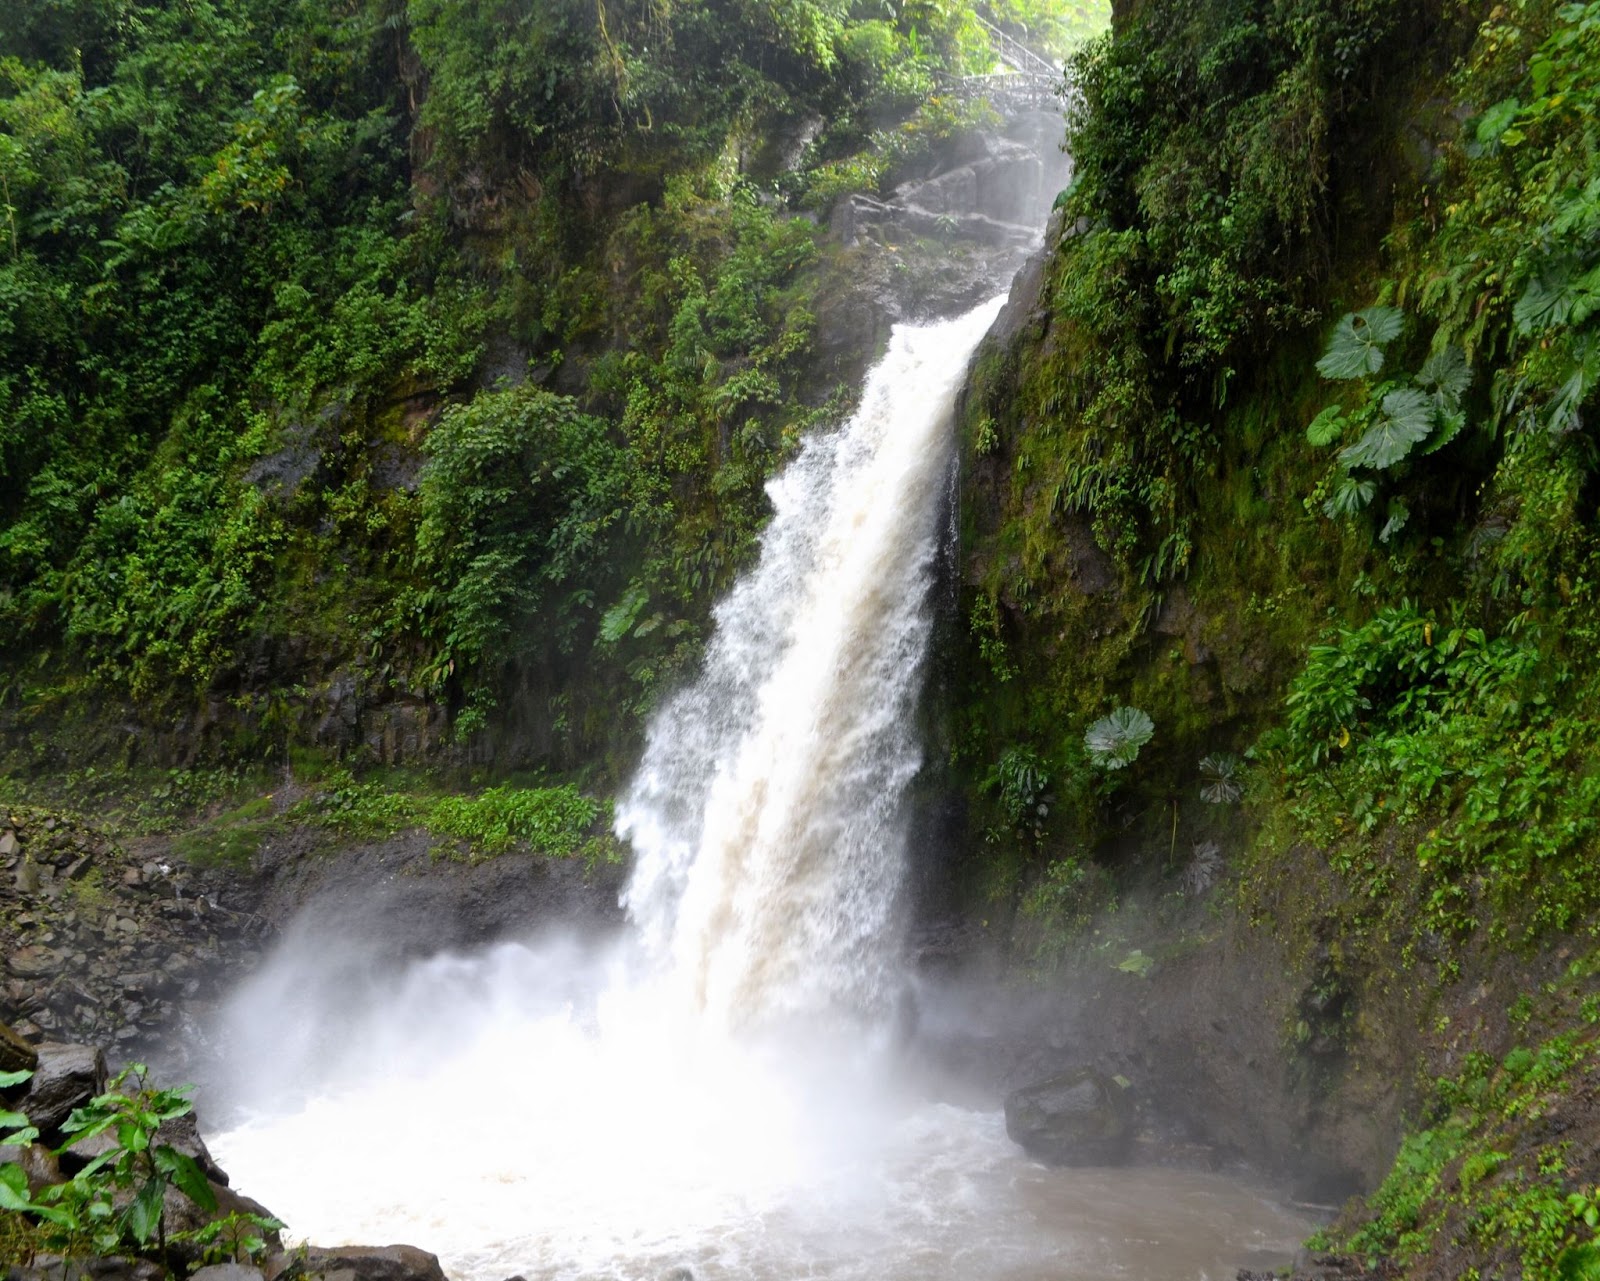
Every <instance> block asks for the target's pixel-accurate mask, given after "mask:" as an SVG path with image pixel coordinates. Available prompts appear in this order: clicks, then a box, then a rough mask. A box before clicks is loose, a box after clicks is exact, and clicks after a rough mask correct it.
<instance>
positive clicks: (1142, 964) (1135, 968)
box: [1117, 947, 1156, 979]
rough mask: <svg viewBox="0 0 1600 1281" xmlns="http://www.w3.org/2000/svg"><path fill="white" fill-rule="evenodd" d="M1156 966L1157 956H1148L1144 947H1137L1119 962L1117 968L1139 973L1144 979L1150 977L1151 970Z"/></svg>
mask: <svg viewBox="0 0 1600 1281" xmlns="http://www.w3.org/2000/svg"><path fill="white" fill-rule="evenodd" d="M1155 967H1156V959H1155V957H1153V956H1146V955H1145V953H1144V951H1143V949H1141V948H1137V947H1136V948H1134V949H1133V951H1131V952H1129V953H1128V954H1127V956H1125V957H1123V958H1122V960H1120V961H1118V962H1117V968H1118V969H1119V970H1121V971H1122V972H1123V973H1124V974H1137V975H1138V976H1139V977H1140V978H1142V979H1147V978H1149V977H1150V971H1151V970H1153V969H1155Z"/></svg>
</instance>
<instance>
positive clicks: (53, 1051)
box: [20, 1041, 106, 1131]
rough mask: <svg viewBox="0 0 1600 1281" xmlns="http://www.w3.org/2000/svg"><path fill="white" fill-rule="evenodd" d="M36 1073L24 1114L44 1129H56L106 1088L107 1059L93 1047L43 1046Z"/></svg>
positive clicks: (25, 1099)
mask: <svg viewBox="0 0 1600 1281" xmlns="http://www.w3.org/2000/svg"><path fill="white" fill-rule="evenodd" d="M37 1048H38V1054H39V1066H38V1067H37V1068H36V1069H35V1070H34V1074H33V1080H32V1081H31V1082H30V1083H29V1085H28V1092H27V1094H26V1095H24V1096H23V1099H22V1104H21V1109H20V1110H21V1111H23V1112H26V1113H27V1114H28V1119H29V1120H30V1121H32V1122H33V1123H34V1124H35V1125H36V1126H38V1127H39V1128H40V1129H41V1130H45V1131H49V1130H53V1129H55V1128H56V1127H57V1126H59V1125H60V1124H61V1123H62V1122H63V1121H65V1120H66V1119H67V1118H68V1117H69V1116H71V1115H72V1109H73V1108H76V1107H82V1106H83V1105H84V1104H85V1103H87V1102H88V1101H89V1100H90V1099H92V1098H94V1096H95V1095H97V1094H100V1093H102V1092H103V1091H104V1090H105V1088H106V1056H105V1055H104V1054H103V1053H101V1052H100V1050H98V1049H96V1048H95V1047H94V1046H92V1045H64V1044H62V1043H60V1042H57V1041H44V1042H41V1043H40V1044H39V1046H38V1047H37Z"/></svg>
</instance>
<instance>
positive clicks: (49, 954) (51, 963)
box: [10, 945, 61, 979]
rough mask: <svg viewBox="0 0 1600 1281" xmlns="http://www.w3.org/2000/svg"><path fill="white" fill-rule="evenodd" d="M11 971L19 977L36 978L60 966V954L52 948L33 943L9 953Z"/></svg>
mask: <svg viewBox="0 0 1600 1281" xmlns="http://www.w3.org/2000/svg"><path fill="white" fill-rule="evenodd" d="M10 966H11V972H12V973H13V974H15V975H17V976H18V977H19V978H25V979H38V978H43V977H44V976H45V975H47V974H54V973H55V972H56V971H57V970H59V969H60V968H61V955H60V953H58V952H56V951H55V950H54V949H53V948H49V947H44V946H39V945H34V946H29V947H24V948H19V949H18V950H17V951H15V952H13V953H12V954H11V961H10Z"/></svg>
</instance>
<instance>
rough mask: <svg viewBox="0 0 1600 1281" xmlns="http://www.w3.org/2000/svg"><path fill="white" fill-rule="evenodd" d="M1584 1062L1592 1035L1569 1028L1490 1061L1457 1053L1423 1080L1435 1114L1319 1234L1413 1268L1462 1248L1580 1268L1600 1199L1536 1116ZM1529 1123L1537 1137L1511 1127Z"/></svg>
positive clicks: (1577, 1079)
mask: <svg viewBox="0 0 1600 1281" xmlns="http://www.w3.org/2000/svg"><path fill="white" fill-rule="evenodd" d="M1593 1062H1594V1045H1593V1043H1592V1041H1590V1040H1589V1039H1587V1038H1581V1039H1580V1038H1579V1037H1576V1036H1574V1035H1571V1034H1561V1035H1556V1036H1553V1037H1551V1038H1549V1039H1548V1040H1545V1041H1544V1042H1542V1043H1541V1044H1538V1045H1536V1046H1533V1047H1529V1046H1518V1047H1517V1048H1515V1049H1513V1050H1512V1051H1511V1052H1510V1053H1509V1054H1507V1055H1506V1056H1505V1058H1504V1060H1503V1061H1501V1062H1498V1063H1497V1062H1496V1061H1495V1060H1494V1059H1492V1058H1491V1057H1489V1056H1488V1055H1485V1054H1481V1053H1476V1054H1471V1055H1467V1056H1466V1061H1465V1064H1464V1066H1463V1068H1462V1069H1461V1070H1460V1072H1459V1073H1458V1074H1456V1075H1454V1076H1452V1077H1447V1078H1440V1079H1439V1080H1438V1081H1437V1082H1436V1083H1435V1085H1434V1092H1433V1100H1432V1103H1431V1109H1430V1110H1431V1113H1432V1114H1433V1116H1434V1117H1436V1118H1437V1119H1436V1120H1435V1121H1434V1123H1433V1124H1432V1125H1430V1126H1429V1127H1428V1128H1426V1129H1422V1130H1419V1131H1418V1132H1416V1133H1414V1134H1412V1135H1410V1136H1409V1137H1408V1138H1407V1139H1406V1140H1405V1141H1404V1143H1402V1144H1401V1147H1400V1151H1399V1153H1398V1154H1397V1155H1396V1157H1395V1161H1394V1166H1393V1168H1392V1169H1391V1170H1390V1172H1389V1174H1388V1176H1387V1177H1386V1178H1385V1179H1384V1182H1383V1185H1382V1186H1381V1187H1380V1188H1379V1189H1378V1190H1377V1191H1376V1192H1375V1193H1374V1194H1373V1195H1372V1196H1371V1197H1370V1198H1369V1199H1368V1201H1367V1204H1366V1206H1365V1207H1364V1208H1363V1210H1362V1211H1361V1213H1360V1215H1359V1217H1358V1219H1357V1221H1356V1222H1355V1223H1350V1222H1348V1221H1347V1222H1346V1223H1345V1224H1343V1225H1341V1226H1339V1227H1336V1228H1335V1229H1334V1230H1333V1231H1331V1232H1325V1233H1323V1234H1321V1235H1322V1239H1321V1244H1322V1246H1323V1248H1333V1249H1338V1250H1344V1251H1348V1252H1350V1253H1353V1254H1355V1255H1356V1256H1357V1257H1364V1258H1366V1259H1367V1260H1369V1261H1370V1262H1373V1263H1374V1264H1375V1263H1376V1261H1377V1260H1380V1259H1381V1260H1383V1261H1384V1262H1385V1263H1386V1264H1388V1265H1391V1266H1396V1267H1399V1268H1403V1269H1407V1270H1411V1269H1416V1270H1418V1271H1420V1270H1423V1269H1425V1268H1427V1267H1428V1266H1429V1265H1432V1264H1436V1263H1437V1261H1438V1260H1440V1259H1442V1258H1448V1257H1452V1256H1453V1257H1455V1258H1459V1257H1460V1254H1459V1252H1460V1251H1462V1250H1464V1249H1465V1250H1470V1251H1471V1252H1472V1253H1473V1254H1474V1255H1475V1256H1477V1257H1480V1258H1481V1257H1485V1256H1487V1257H1488V1258H1490V1259H1493V1260H1495V1262H1496V1264H1498V1265H1499V1267H1507V1266H1510V1267H1515V1268H1516V1269H1518V1270H1519V1272H1520V1274H1521V1275H1524V1276H1551V1277H1554V1276H1567V1275H1579V1276H1581V1275H1584V1273H1583V1272H1582V1271H1581V1268H1582V1267H1583V1266H1585V1265H1586V1264H1585V1261H1586V1259H1587V1258H1588V1257H1590V1256H1591V1255H1592V1253H1593V1251H1594V1249H1595V1246H1594V1230H1595V1224H1596V1223H1600V1211H1597V1210H1596V1209H1595V1202H1594V1194H1593V1190H1592V1189H1584V1188H1582V1187H1578V1186H1574V1182H1575V1178H1576V1175H1577V1171H1576V1169H1575V1168H1574V1166H1573V1164H1572V1163H1571V1161H1570V1159H1569V1157H1568V1155H1567V1148H1568V1146H1569V1145H1568V1144H1566V1143H1563V1142H1561V1141H1559V1140H1558V1139H1556V1138H1555V1134H1556V1133H1558V1132H1559V1130H1560V1129H1564V1128H1565V1127H1564V1126H1560V1125H1553V1126H1550V1128H1548V1129H1542V1128H1541V1124H1540V1123H1541V1121H1542V1120H1543V1119H1544V1118H1545V1117H1546V1116H1547V1115H1548V1114H1550V1113H1552V1112H1557V1111H1559V1110H1560V1108H1561V1102H1560V1099H1561V1095H1562V1094H1564V1093H1565V1092H1567V1091H1572V1090H1577V1089H1580V1088H1582V1085H1583V1083H1584V1082H1585V1081H1586V1080H1587V1079H1589V1077H1590V1074H1591V1072H1592V1065H1593ZM1551 1120H1554V1118H1553V1117H1552V1118H1551ZM1530 1130H1531V1132H1532V1133H1533V1134H1534V1135H1538V1136H1540V1137H1538V1138H1535V1139H1533V1140H1532V1141H1531V1142H1530V1141H1529V1140H1528V1139H1526V1138H1524V1137H1522V1136H1523V1135H1524V1134H1526V1133H1528V1132H1529V1131H1530Z"/></svg>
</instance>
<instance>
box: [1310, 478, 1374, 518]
mask: <svg viewBox="0 0 1600 1281" xmlns="http://www.w3.org/2000/svg"><path fill="white" fill-rule="evenodd" d="M1377 492H1378V487H1377V486H1376V485H1375V484H1373V483H1372V482H1371V481H1370V480H1358V479H1357V478H1356V477H1354V476H1346V477H1345V478H1344V479H1343V480H1341V481H1340V482H1339V484H1338V487H1337V488H1336V489H1335V490H1334V491H1333V493H1332V495H1330V496H1329V498H1328V501H1327V502H1325V503H1323V504H1322V514H1323V515H1324V516H1326V517H1328V518H1329V519H1330V520H1337V519H1338V518H1339V517H1340V516H1354V515H1355V514H1356V513H1357V512H1358V511H1361V510H1363V509H1364V508H1365V507H1366V505H1367V504H1368V503H1370V502H1371V501H1372V497H1373V495H1374V494H1376V493H1377Z"/></svg>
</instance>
